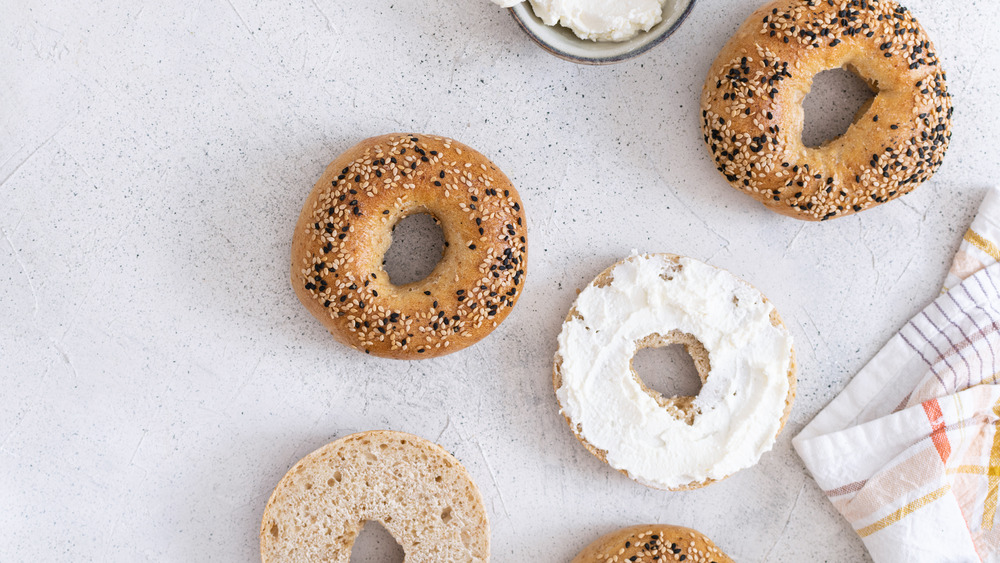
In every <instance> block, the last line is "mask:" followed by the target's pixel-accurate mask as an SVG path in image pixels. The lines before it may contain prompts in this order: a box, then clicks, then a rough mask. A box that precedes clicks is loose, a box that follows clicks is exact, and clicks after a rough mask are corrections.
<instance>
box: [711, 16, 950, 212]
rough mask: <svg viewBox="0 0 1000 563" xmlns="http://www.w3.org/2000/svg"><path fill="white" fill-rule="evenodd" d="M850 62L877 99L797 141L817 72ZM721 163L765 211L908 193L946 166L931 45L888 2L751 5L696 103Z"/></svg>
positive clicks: (835, 207) (859, 207)
mask: <svg viewBox="0 0 1000 563" xmlns="http://www.w3.org/2000/svg"><path fill="white" fill-rule="evenodd" d="M834 68H847V69H848V70H851V71H853V72H855V73H856V74H857V75H859V76H860V77H861V78H863V79H864V80H865V81H867V82H868V84H869V86H870V87H871V88H872V90H873V91H875V92H876V95H875V98H874V99H873V100H872V101H871V103H870V104H869V105H867V106H866V107H864V108H862V109H861V110H860V111H859V112H858V114H857V115H856V116H855V119H854V122H853V123H852V124H851V126H850V127H849V128H848V130H847V132H846V133H844V134H843V135H842V136H840V137H838V138H836V139H833V140H831V141H828V142H827V143H825V144H823V145H822V146H819V147H807V146H805V145H804V144H803V142H802V128H803V115H804V114H803V109H802V101H803V99H804V98H805V96H806V94H808V93H809V90H810V89H811V88H812V81H813V77H814V76H815V75H816V74H818V73H820V72H822V71H824V70H830V69H834ZM701 108H702V128H703V133H704V136H705V142H706V143H707V144H708V147H709V150H710V151H711V152H712V157H713V159H714V160H715V164H716V167H717V168H718V169H719V171H720V172H722V174H723V175H724V176H725V177H726V179H727V180H728V181H729V183H730V184H732V186H733V187H734V188H736V189H739V190H742V191H743V192H745V193H747V194H748V195H750V196H751V197H753V198H755V199H757V200H758V201H760V202H761V203H763V204H764V205H765V206H766V207H767V208H768V209H770V210H772V211H775V212H777V213H780V214H782V215H787V216H789V217H795V218H797V219H805V220H809V221H822V220H827V219H832V218H834V217H843V216H845V215H851V214H853V213H856V212H858V211H863V210H865V209H870V208H872V207H874V206H876V205H879V204H881V203H885V202H887V201H890V200H892V199H895V198H897V197H899V196H901V195H903V194H906V193H909V192H910V191H912V190H913V189H914V188H916V187H917V186H919V185H920V184H921V183H922V182H924V181H925V180H927V179H928V178H930V177H931V176H932V175H933V174H934V172H935V171H937V169H938V168H939V167H940V166H941V162H942V160H943V159H944V154H945V152H946V151H947V149H948V144H949V142H950V140H951V115H952V106H951V96H950V95H949V94H948V89H947V86H946V84H945V73H944V70H942V69H941V66H940V64H939V60H938V57H937V55H936V54H935V51H934V46H933V45H932V44H931V41H930V39H929V38H928V37H927V34H926V33H925V32H924V30H923V28H922V27H921V26H920V24H919V23H917V20H916V19H914V17H913V16H912V15H911V14H910V12H909V11H907V9H906V8H904V7H902V6H900V5H899V4H897V3H896V2H892V1H890V0H850V1H848V0H777V1H775V2H771V3H769V4H767V5H766V6H764V7H762V8H760V9H759V10H757V11H756V12H754V13H753V15H751V16H750V17H749V18H747V20H746V22H744V24H743V25H742V27H740V29H739V30H738V31H737V32H736V34H735V35H734V36H733V37H732V39H730V40H729V42H728V43H727V44H726V46H725V47H723V49H722V52H720V53H719V56H718V57H717V58H716V60H715V63H714V64H713V65H712V68H711V70H710V71H709V73H708V78H707V80H706V81H705V88H704V90H703V93H702V99H701Z"/></svg>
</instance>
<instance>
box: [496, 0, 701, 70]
mask: <svg viewBox="0 0 1000 563" xmlns="http://www.w3.org/2000/svg"><path fill="white" fill-rule="evenodd" d="M694 2H695V0H666V2H665V3H664V6H663V14H664V18H663V20H662V21H660V23H658V24H656V25H654V26H653V27H652V28H651V29H650V30H649V31H645V32H639V34H638V35H636V36H635V37H633V38H632V39H629V40H627V41H621V42H612V41H590V40H588V39H580V38H579V37H577V36H576V35H574V34H573V32H572V31H570V30H569V29H568V28H565V27H563V26H561V25H553V26H549V25H545V24H544V23H542V20H540V19H539V18H538V16H536V15H535V12H534V10H532V9H531V4H530V3H529V2H528V1H527V0H525V1H524V2H521V3H520V4H518V5H516V6H514V7H513V8H511V9H510V13H511V15H512V16H514V19H515V20H516V21H517V23H518V25H520V26H521V29H523V30H524V32H525V33H527V34H528V37H530V38H531V39H532V41H534V42H535V43H537V44H538V45H539V46H540V47H541V48H542V49H545V50H546V51H548V52H550V53H552V54H553V55H555V56H557V57H559V58H561V59H566V60H567V61H572V62H574V63H580V64H588V65H604V64H611V63H618V62H621V61H624V60H627V59H631V58H632V57H637V56H639V55H641V54H643V53H645V52H646V51H648V50H650V49H652V48H653V47H655V46H657V45H659V44H660V43H662V42H663V40H664V39H666V38H667V37H670V35H671V34H673V32H674V31H675V30H676V29H677V28H678V27H680V26H681V24H682V23H684V20H685V19H686V18H687V16H688V14H689V13H691V8H692V7H693V6H694Z"/></svg>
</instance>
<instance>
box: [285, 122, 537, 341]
mask: <svg viewBox="0 0 1000 563" xmlns="http://www.w3.org/2000/svg"><path fill="white" fill-rule="evenodd" d="M417 213H427V214H429V215H431V216H433V217H434V218H435V219H436V220H437V221H438V222H439V223H440V224H441V228H442V230H443V232H444V239H445V243H444V246H445V249H444V255H443V257H442V258H441V260H440V262H438V264H437V266H436V267H435V268H434V270H433V271H432V272H431V273H430V275H428V276H427V277H426V278H424V279H423V280H420V281H417V282H413V283H409V284H406V285H398V286H397V285H394V284H393V283H392V281H391V280H390V279H389V275H388V274H387V273H386V272H385V270H384V268H383V266H382V262H383V259H384V256H385V252H386V250H388V249H389V245H391V244H392V229H393V227H394V226H395V225H396V223H397V222H399V220H400V219H403V218H404V217H406V216H408V215H413V214H417ZM525 227H526V226H525V223H524V209H523V208H522V204H521V199H520V196H519V195H518V193H517V190H516V189H514V186H513V185H511V183H510V180H508V179H507V177H506V176H505V175H504V174H503V172H501V171H500V170H499V169H498V168H497V167H496V166H495V165H494V164H493V163H492V162H490V161H489V160H488V159H487V158H486V157H485V156H483V155H481V154H479V153H478V152H476V151H475V150H473V149H471V148H469V147H467V146H465V145H463V144H461V143H457V142H455V141H452V140H450V139H445V138H442V137H431V136H426V135H414V134H404V133H397V134H392V135H384V136H381V137H373V138H371V139H367V140H364V141H362V142H360V143H358V144H357V145H355V146H354V147H352V148H351V149H349V150H348V151H347V152H345V153H344V154H342V155H340V156H339V157H337V159H336V160H334V161H333V163H331V164H330V165H329V166H328V167H327V169H326V171H325V172H324V173H323V176H322V177H320V179H319V181H318V182H316V187H315V188H313V191H312V193H310V194H309V197H308V198H307V199H306V202H305V205H304V206H303V207H302V213H301V215H300V216H299V221H298V224H297V225H296V227H295V236H294V239H293V241H292V268H291V273H292V287H293V288H295V293H296V294H297V295H298V297H299V299H300V300H301V301H302V303H303V305H305V307H306V309H308V310H309V312H310V313H312V314H313V316H315V317H316V318H317V319H319V321H320V322H321V323H323V325H324V326H325V327H326V328H327V329H328V330H329V331H330V334H332V335H333V336H334V338H336V339H337V340H339V341H340V342H343V343H344V344H347V345H349V346H353V347H354V348H357V349H359V350H364V351H365V352H367V353H370V354H375V355H378V356H384V357H387V358H397V359H416V358H427V357H433V356H441V355H444V354H448V353H450V352H455V351H457V350H461V349H462V348H465V347H466V346H469V345H471V344H474V343H476V342H477V341H479V340H480V339H482V338H483V337H485V336H486V335H487V334H489V333H490V332H491V331H492V330H493V329H494V328H496V327H497V326H498V325H499V324H500V322H501V321H503V320H504V318H506V317H507V315H508V313H510V310H511V308H513V306H514V304H515V303H516V302H517V299H518V297H520V291H521V288H522V287H523V282H524V276H525V270H526V268H527V239H526V235H525V232H526V228H525Z"/></svg>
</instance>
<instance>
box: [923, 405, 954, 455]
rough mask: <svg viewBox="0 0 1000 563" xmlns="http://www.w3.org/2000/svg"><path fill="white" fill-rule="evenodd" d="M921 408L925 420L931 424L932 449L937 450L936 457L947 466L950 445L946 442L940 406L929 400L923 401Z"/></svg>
mask: <svg viewBox="0 0 1000 563" xmlns="http://www.w3.org/2000/svg"><path fill="white" fill-rule="evenodd" d="M923 406H924V413H926V414H927V420H928V421H930V423H931V440H932V441H933V442H934V447H935V448H937V452H938V456H940V457H941V463H944V464H947V463H948V458H949V457H950V456H951V443H949V442H948V434H947V432H945V426H944V415H943V414H942V413H941V405H940V404H938V402H937V399H931V400H930V401H925V402H924V404H923Z"/></svg>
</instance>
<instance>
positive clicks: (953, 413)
mask: <svg viewBox="0 0 1000 563" xmlns="http://www.w3.org/2000/svg"><path fill="white" fill-rule="evenodd" d="M998 260H1000V191H998V190H992V191H990V193H989V194H988V195H987V197H986V199H985V200H984V202H983V204H982V206H981V207H980V210H979V214H978V216H977V217H976V219H975V221H974V222H973V224H972V227H971V228H970V229H969V231H968V232H967V233H966V235H965V237H964V240H963V242H962V245H961V248H960V249H959V252H958V254H957V255H956V257H955V261H954V265H953V266H952V268H951V271H950V272H949V274H948V279H947V281H946V282H945V287H946V291H945V292H944V293H943V294H942V295H941V296H940V297H939V298H938V299H937V300H935V301H934V302H933V303H932V304H931V305H930V306H928V307H927V308H926V309H924V310H923V311H922V312H921V313H920V314H918V315H917V316H916V317H914V318H913V319H912V320H911V321H910V322H909V323H907V324H906V326H904V327H903V328H902V329H901V330H900V331H899V333H898V334H896V336H894V337H893V338H892V339H891V340H890V341H889V342H888V343H887V344H886V345H885V347H884V348H882V350H880V351H879V352H878V354H876V355H875V357H874V358H873V359H872V360H871V361H870V362H869V363H868V364H867V365H866V366H865V367H864V368H863V369H862V370H861V371H860V372H859V373H858V374H857V375H856V376H855V377H854V379H853V380H852V381H851V382H850V383H849V384H848V386H847V388H846V389H844V391H843V392H842V393H841V394H840V395H838V396H837V397H836V398H835V399H834V400H833V401H832V402H831V403H830V404H829V405H828V406H827V407H826V408H825V409H823V410H822V411H821V412H820V413H819V415H817V416H816V418H815V419H813V421H812V422H810V423H809V425H808V426H806V427H805V428H804V429H803V430H802V432H801V433H799V435H798V436H796V437H795V439H794V440H793V442H792V443H793V444H794V446H795V449H796V451H797V452H798V453H799V456H800V457H801V458H802V460H803V461H804V462H805V465H806V467H807V468H808V469H809V471H810V472H811V473H812V475H813V477H814V478H815V479H816V482H817V483H818V484H819V486H820V487H821V488H822V489H823V491H824V492H825V493H826V495H827V497H828V498H829V499H830V501H831V502H832V503H833V504H834V506H836V507H837V510H839V511H840V513H841V514H843V516H844V517H845V518H846V519H847V520H848V522H850V523H851V525H852V526H853V527H854V530H855V531H856V532H857V533H858V535H860V536H861V538H862V540H863V541H864V543H865V546H866V547H867V548H868V551H869V553H870V554H871V556H872V558H873V559H874V560H875V561H876V562H878V563H883V562H890V561H891V562H904V561H906V562H922V561H928V562H929V561H934V562H937V561H993V562H998V563H1000V521H998V520H997V503H998V495H1000V384H998V383H997V382H998V377H1000V374H998V372H1000V264H998Z"/></svg>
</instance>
